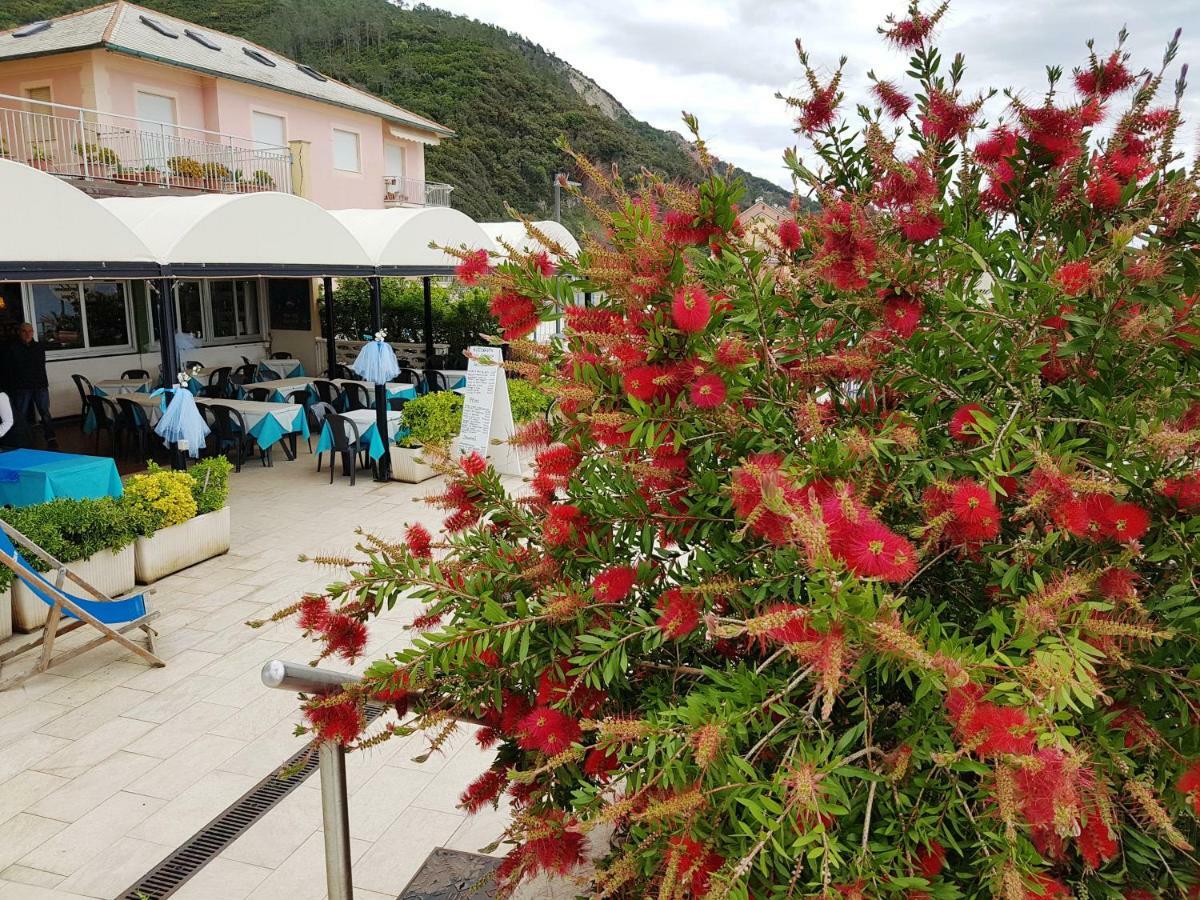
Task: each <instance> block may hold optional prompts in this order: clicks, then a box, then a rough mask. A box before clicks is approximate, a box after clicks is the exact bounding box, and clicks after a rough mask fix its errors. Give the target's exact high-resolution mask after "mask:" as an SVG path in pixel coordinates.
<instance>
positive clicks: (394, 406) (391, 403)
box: [387, 397, 408, 412]
mask: <svg viewBox="0 0 1200 900" xmlns="http://www.w3.org/2000/svg"><path fill="white" fill-rule="evenodd" d="M407 402H408V398H407V397H392V398H391V399H390V400H388V402H387V405H388V409H390V410H391V411H392V412H404V404H405V403H407Z"/></svg>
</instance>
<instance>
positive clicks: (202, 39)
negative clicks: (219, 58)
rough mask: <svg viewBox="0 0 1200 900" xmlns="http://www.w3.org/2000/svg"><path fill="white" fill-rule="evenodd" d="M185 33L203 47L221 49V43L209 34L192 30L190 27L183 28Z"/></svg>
mask: <svg viewBox="0 0 1200 900" xmlns="http://www.w3.org/2000/svg"><path fill="white" fill-rule="evenodd" d="M183 33H184V34H186V35H187V36H188V37H190V38H191V39H192V40H193V41H195V42H196V43H197V44H199V45H200V46H202V47H207V48H208V49H209V50H220V49H221V45H220V44H218V43H217V42H216V41H214V40H213V39H212V38H210V37H209V36H208V35H207V34H202V33H201V32H199V31H192V29H190V28H185V29H183Z"/></svg>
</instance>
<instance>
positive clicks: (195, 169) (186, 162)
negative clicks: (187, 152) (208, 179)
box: [167, 156, 204, 188]
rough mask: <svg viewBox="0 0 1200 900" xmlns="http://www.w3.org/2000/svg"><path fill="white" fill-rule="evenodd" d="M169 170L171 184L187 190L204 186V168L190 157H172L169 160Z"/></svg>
mask: <svg viewBox="0 0 1200 900" xmlns="http://www.w3.org/2000/svg"><path fill="white" fill-rule="evenodd" d="M167 168H168V169H169V170H170V178H169V183H171V184H174V185H176V186H178V187H186V188H198V187H203V186H204V167H203V166H202V165H200V163H198V162H196V160H194V159H192V158H191V157H190V156H172V157H171V158H170V159H168V160H167Z"/></svg>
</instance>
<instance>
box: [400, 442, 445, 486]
mask: <svg viewBox="0 0 1200 900" xmlns="http://www.w3.org/2000/svg"><path fill="white" fill-rule="evenodd" d="M424 452H425V451H424V448H421V447H417V448H415V449H410V448H408V447H388V453H389V454H390V455H391V458H392V478H393V479H395V480H396V481H406V482H408V483H409V484H420V483H421V482H422V481H428V480H429V479H430V478H432V477H433V476H435V475H436V474H437V472H436V471H434V469H433V467H432V466H429V465H426V464H425V463H424V462H422V459H423V457H422V454H423V453H424Z"/></svg>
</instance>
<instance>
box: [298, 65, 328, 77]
mask: <svg viewBox="0 0 1200 900" xmlns="http://www.w3.org/2000/svg"><path fill="white" fill-rule="evenodd" d="M296 68H297V69H299V70H300V71H301V72H303V73H304V74H305V75H307V76H308V77H309V78H315V79H317V81H328V80H329V79H328V78H326V77H325V76H324V75H322V74H321V73H320V72H318V71H317V70H316V69H314V68H313V67H312V66H306V65H304V64H303V63H296Z"/></svg>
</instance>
